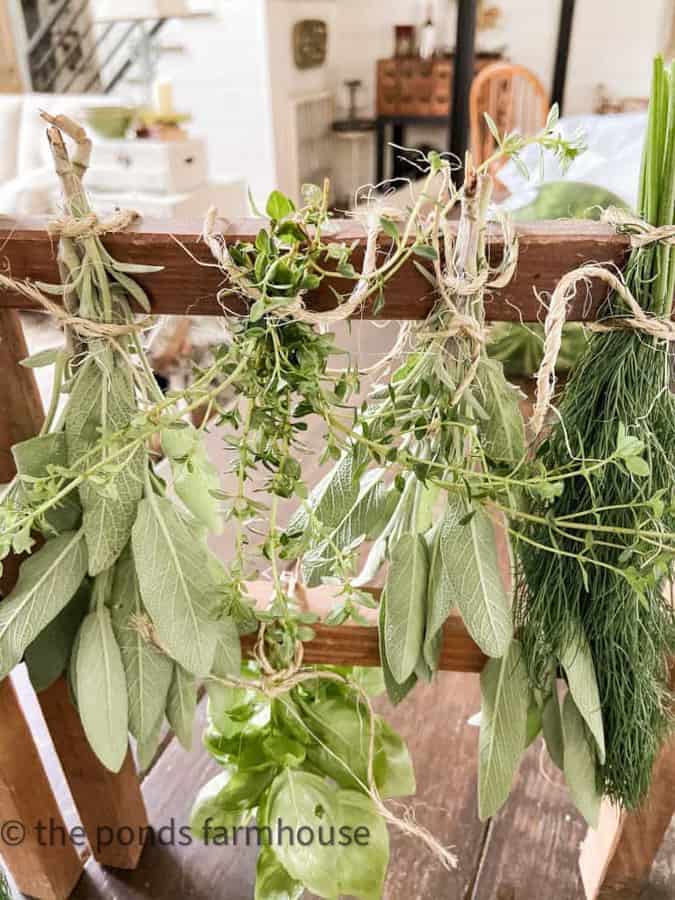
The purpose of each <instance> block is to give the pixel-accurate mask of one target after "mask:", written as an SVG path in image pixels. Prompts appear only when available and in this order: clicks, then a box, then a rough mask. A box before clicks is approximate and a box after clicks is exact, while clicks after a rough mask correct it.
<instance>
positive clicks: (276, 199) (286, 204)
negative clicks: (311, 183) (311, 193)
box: [265, 191, 295, 222]
mask: <svg viewBox="0 0 675 900" xmlns="http://www.w3.org/2000/svg"><path fill="white" fill-rule="evenodd" d="M265 211H266V212H267V215H268V216H269V217H270V219H274V220H275V221H277V222H279V221H280V220H281V219H285V218H286V216H290V215H291V213H294V212H295V204H294V203H293V201H292V200H291V199H290V198H289V197H286V196H285V195H284V194H282V193H281V191H272V193H271V194H270V195H269V197H268V198H267V206H266V207H265Z"/></svg>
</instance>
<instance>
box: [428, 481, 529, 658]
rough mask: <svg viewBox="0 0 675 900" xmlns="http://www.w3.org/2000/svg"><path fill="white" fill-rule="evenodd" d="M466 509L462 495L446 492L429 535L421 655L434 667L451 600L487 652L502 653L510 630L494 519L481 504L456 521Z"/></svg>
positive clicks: (479, 644)
mask: <svg viewBox="0 0 675 900" xmlns="http://www.w3.org/2000/svg"><path fill="white" fill-rule="evenodd" d="M469 511H470V507H469V506H468V504H467V503H466V501H464V500H459V499H454V498H453V499H450V498H449V500H448V506H447V508H446V512H445V516H444V517H443V519H442V520H441V522H440V523H439V525H438V526H437V528H436V531H435V535H434V538H433V541H432V547H431V557H430V570H429V611H428V618H427V629H426V637H425V643H424V657H425V659H426V661H427V663H428V664H429V666H430V667H431V668H432V669H435V668H436V663H437V658H438V653H439V651H440V640H441V638H442V628H443V625H444V623H445V621H446V619H447V618H448V615H449V614H450V610H451V609H452V608H453V607H454V606H457V607H458V608H459V611H460V613H461V615H462V618H463V620H464V623H465V625H466V627H467V629H468V631H469V634H470V635H471V637H472V638H473V639H474V641H475V642H476V643H477V644H478V646H479V647H480V648H481V650H483V652H484V653H485V654H487V656H492V657H500V656H502V655H503V654H504V653H505V652H506V649H507V647H508V645H509V641H510V640H511V638H512V636H513V624H512V620H511V605H510V602H509V597H508V595H507V593H506V589H505V588H504V583H503V581H502V577H501V573H500V570H499V560H498V558H497V545H496V539H495V527H494V524H493V522H492V519H491V518H490V515H489V513H488V512H486V511H485V509H484V508H483V507H482V506H481V507H477V508H476V510H475V515H473V516H472V517H471V518H470V519H469V521H468V522H465V524H463V525H462V524H460V522H461V520H462V519H463V518H464V517H465V516H466V514H467V512H469Z"/></svg>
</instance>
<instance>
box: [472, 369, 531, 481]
mask: <svg viewBox="0 0 675 900" xmlns="http://www.w3.org/2000/svg"><path fill="white" fill-rule="evenodd" d="M476 383H477V385H478V388H479V390H480V398H481V403H482V406H483V409H484V410H485V414H486V415H485V418H480V419H479V420H478V433H479V436H480V438H481V442H482V445H483V449H484V450H485V452H486V454H487V455H488V457H490V458H491V459H493V460H496V461H499V462H506V463H511V464H514V463H517V462H520V460H521V459H522V458H523V456H524V455H525V423H524V422H523V416H522V413H521V412H520V405H519V402H520V400H521V398H522V397H523V396H524V395H523V394H522V393H521V391H519V390H518V388H516V387H514V386H513V385H512V384H509V382H508V381H507V380H506V378H505V376H504V367H503V366H502V364H501V363H500V362H497V360H494V359H488V358H487V357H483V358H482V359H481V361H480V365H479V366H478V371H477V372H476Z"/></svg>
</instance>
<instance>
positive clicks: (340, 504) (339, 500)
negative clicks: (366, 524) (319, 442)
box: [286, 453, 359, 534]
mask: <svg viewBox="0 0 675 900" xmlns="http://www.w3.org/2000/svg"><path fill="white" fill-rule="evenodd" d="M358 495H359V481H358V479H357V478H355V468H354V458H353V456H352V455H351V454H349V453H344V454H343V455H342V456H341V457H340V459H339V460H338V462H337V464H336V465H335V466H334V467H333V468H332V469H331V470H330V471H329V472H327V473H326V475H324V477H323V478H322V479H321V480H320V481H319V482H318V484H316V485H315V486H314V487H313V488H312V490H311V491H310V493H309V496H308V497H307V500H306V501H305V503H303V505H302V506H300V507H298V509H297V510H296V512H295V513H294V514H293V516H292V517H291V519H290V521H289V523H288V526H287V528H286V531H287V533H288V534H297V533H299V532H304V531H305V529H306V528H307V526H308V524H309V510H311V511H312V514H313V515H314V516H315V517H316V518H317V519H318V520H319V522H321V524H322V525H326V526H327V527H328V528H335V527H336V526H337V525H339V523H340V522H341V521H342V519H343V518H344V517H345V515H346V514H347V513H348V512H349V510H350V509H351V507H352V506H353V505H354V502H355V500H356V498H357V497H358Z"/></svg>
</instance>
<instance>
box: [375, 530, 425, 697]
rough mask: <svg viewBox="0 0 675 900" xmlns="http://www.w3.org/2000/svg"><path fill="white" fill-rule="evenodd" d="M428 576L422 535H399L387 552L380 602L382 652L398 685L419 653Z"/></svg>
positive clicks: (415, 661)
mask: <svg viewBox="0 0 675 900" xmlns="http://www.w3.org/2000/svg"><path fill="white" fill-rule="evenodd" d="M428 577H429V559H428V555H427V545H426V543H425V541H424V538H423V537H422V536H421V535H419V534H407V535H403V536H402V537H400V538H399V539H398V540H397V541H396V544H395V545H394V547H393V549H392V551H391V554H390V559H389V571H388V573H387V583H386V587H385V595H386V596H385V601H384V602H385V606H384V610H385V612H384V642H385V655H386V658H387V662H388V664H389V669H390V671H391V674H392V675H393V676H394V678H395V679H396V681H397V682H398V683H399V684H403V683H404V682H405V681H407V680H408V678H409V677H410V675H411V674H412V673H413V672H414V671H415V666H416V664H417V660H418V659H419V656H420V654H421V652H422V647H423V644H424V626H425V620H426V595H427V581H428Z"/></svg>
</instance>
